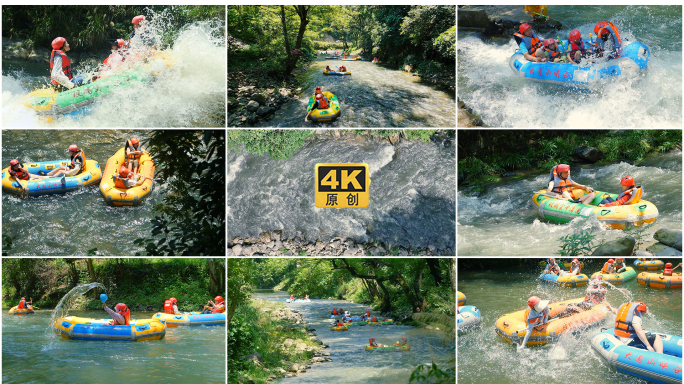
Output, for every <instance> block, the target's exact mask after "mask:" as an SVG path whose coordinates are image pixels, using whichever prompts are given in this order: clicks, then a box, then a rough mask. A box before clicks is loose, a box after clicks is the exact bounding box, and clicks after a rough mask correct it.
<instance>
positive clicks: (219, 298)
mask: <svg viewBox="0 0 684 384" xmlns="http://www.w3.org/2000/svg"><path fill="white" fill-rule="evenodd" d="M214 301H215V302H217V303H222V302H223V297H221V296H216V297H214Z"/></svg>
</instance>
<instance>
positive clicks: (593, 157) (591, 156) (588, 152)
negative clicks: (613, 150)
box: [575, 145, 603, 164]
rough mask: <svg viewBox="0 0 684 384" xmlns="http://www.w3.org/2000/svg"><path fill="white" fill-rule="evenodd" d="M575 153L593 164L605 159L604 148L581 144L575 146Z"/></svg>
mask: <svg viewBox="0 0 684 384" xmlns="http://www.w3.org/2000/svg"><path fill="white" fill-rule="evenodd" d="M575 154H576V155H577V156H578V157H579V158H580V159H582V160H584V161H585V162H587V163H591V164H593V163H595V162H597V161H599V160H601V159H603V151H602V150H600V149H598V148H594V147H589V146H587V145H580V146H579V147H577V148H575Z"/></svg>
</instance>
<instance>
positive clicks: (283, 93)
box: [278, 88, 292, 97]
mask: <svg viewBox="0 0 684 384" xmlns="http://www.w3.org/2000/svg"><path fill="white" fill-rule="evenodd" d="M278 93H279V94H280V96H282V97H291V96H292V92H290V90H289V89H287V88H280V89H279V90H278Z"/></svg>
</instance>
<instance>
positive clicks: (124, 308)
mask: <svg viewBox="0 0 684 384" xmlns="http://www.w3.org/2000/svg"><path fill="white" fill-rule="evenodd" d="M114 308H116V310H117V312H119V313H125V312H127V311H128V307H127V306H126V304H124V303H119V304H117V305H116V307H114Z"/></svg>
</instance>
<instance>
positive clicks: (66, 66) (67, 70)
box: [50, 49, 74, 85]
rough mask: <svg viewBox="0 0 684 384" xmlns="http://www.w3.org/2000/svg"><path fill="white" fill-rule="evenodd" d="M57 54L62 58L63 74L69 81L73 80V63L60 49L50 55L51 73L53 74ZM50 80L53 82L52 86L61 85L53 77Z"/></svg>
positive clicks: (54, 50)
mask: <svg viewBox="0 0 684 384" xmlns="http://www.w3.org/2000/svg"><path fill="white" fill-rule="evenodd" d="M55 52H57V55H59V56H61V57H62V72H64V75H66V77H68V78H69V80H71V79H73V78H74V75H73V74H72V73H71V61H70V60H69V58H68V57H67V55H66V53H64V51H60V50H58V49H53V50H52V53H51V54H50V72H51V73H52V67H53V65H54V62H55ZM50 80H51V81H52V84H55V85H59V83H58V82H57V81H56V80H55V79H53V78H52V76H50Z"/></svg>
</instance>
